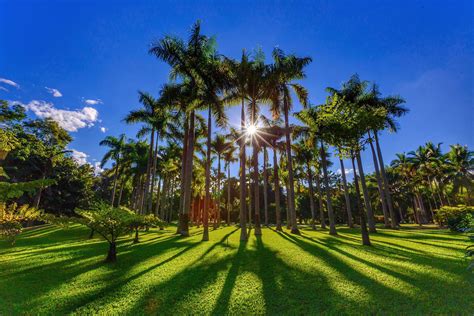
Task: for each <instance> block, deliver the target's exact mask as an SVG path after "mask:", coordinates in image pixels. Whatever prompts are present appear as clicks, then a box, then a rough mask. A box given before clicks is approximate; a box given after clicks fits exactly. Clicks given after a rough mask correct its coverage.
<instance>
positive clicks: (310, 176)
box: [306, 163, 316, 229]
mask: <svg viewBox="0 0 474 316" xmlns="http://www.w3.org/2000/svg"><path fill="white" fill-rule="evenodd" d="M306 167H307V168H308V186H309V206H310V209H311V227H312V228H313V229H316V210H315V206H314V189H313V171H312V170H311V166H310V165H309V163H306Z"/></svg>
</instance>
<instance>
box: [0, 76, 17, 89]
mask: <svg viewBox="0 0 474 316" xmlns="http://www.w3.org/2000/svg"><path fill="white" fill-rule="evenodd" d="M0 82H1V83H4V84H7V85H9V86H12V87H15V88H17V89H19V88H20V85H19V84H18V83H16V82H15V81H12V80H9V79H5V78H0Z"/></svg>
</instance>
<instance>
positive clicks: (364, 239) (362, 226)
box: [351, 154, 371, 246]
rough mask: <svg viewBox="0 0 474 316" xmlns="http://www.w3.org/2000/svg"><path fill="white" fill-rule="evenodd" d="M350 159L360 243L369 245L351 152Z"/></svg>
mask: <svg viewBox="0 0 474 316" xmlns="http://www.w3.org/2000/svg"><path fill="white" fill-rule="evenodd" d="M351 161H352V169H353V170H354V187H355V190H356V201H357V209H358V211H359V219H360V233H361V237H362V244H363V245H365V246H370V245H371V243H370V237H369V232H368V231H367V222H366V219H365V216H366V214H365V212H364V208H363V207H362V203H361V202H360V189H359V181H358V177H357V169H356V167H355V162H354V155H352V154H351Z"/></svg>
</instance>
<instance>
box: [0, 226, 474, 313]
mask: <svg viewBox="0 0 474 316" xmlns="http://www.w3.org/2000/svg"><path fill="white" fill-rule="evenodd" d="M262 230H263V236H262V237H261V238H256V237H255V236H253V235H252V237H251V238H250V240H249V241H248V242H247V243H240V242H239V233H240V232H239V231H238V230H237V228H236V227H225V228H220V229H218V230H215V231H211V233H210V239H211V241H209V242H201V241H200V239H201V234H200V233H201V230H200V229H193V230H192V231H191V237H189V238H179V237H177V236H175V235H173V232H174V231H175V228H173V227H170V228H169V229H168V230H164V231H150V232H148V233H144V234H143V235H142V237H141V243H139V244H136V245H132V244H131V240H132V237H129V236H126V237H124V238H122V239H121V240H120V244H119V247H118V262H117V263H116V264H112V265H107V264H103V263H102V260H103V259H104V257H105V254H106V251H107V243H106V242H104V241H102V240H100V239H99V238H96V239H93V240H87V236H88V231H87V230H85V229H84V228H82V227H78V226H74V227H71V228H69V229H68V230H61V229H59V228H56V227H51V226H49V227H48V226H47V227H42V228H39V229H35V230H30V231H26V232H24V233H23V234H22V235H21V236H20V237H19V239H18V241H17V244H16V246H15V247H9V246H7V245H6V243H5V242H1V243H0V314H1V315H9V314H20V313H21V314H25V313H27V314H65V313H73V314H91V313H101V314H117V313H124V314H131V315H134V314H153V313H156V314H160V315H168V314H177V315H180V314H213V315H222V314H271V315H275V314H278V315H280V314H321V313H322V314H472V311H473V307H474V303H473V302H474V282H473V281H474V277H473V274H472V273H469V272H468V271H467V270H466V266H467V261H466V260H465V259H464V258H463V250H464V248H465V247H466V246H467V244H468V242H467V238H466V236H465V235H462V234H455V233H450V232H448V231H445V230H438V229H424V230H419V229H415V228H413V227H412V228H406V229H403V230H399V231H395V230H382V229H380V230H379V233H378V234H374V235H372V236H371V239H372V242H373V246H372V247H364V246H361V245H360V242H359V239H360V235H359V231H358V230H356V229H348V228H342V227H341V228H339V229H338V233H339V236H337V237H333V236H329V235H328V233H327V232H326V231H311V230H309V229H304V230H302V235H301V236H294V235H291V234H289V233H287V232H284V233H278V232H276V231H274V230H272V229H270V228H263V229H262Z"/></svg>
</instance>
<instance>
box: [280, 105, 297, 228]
mask: <svg viewBox="0 0 474 316" xmlns="http://www.w3.org/2000/svg"><path fill="white" fill-rule="evenodd" d="M288 110H289V109H288V106H285V109H284V112H285V141H286V155H287V159H288V184H289V185H288V190H289V192H288V201H289V205H288V208H289V211H290V220H291V233H292V234H298V235H299V234H300V231H299V229H298V225H297V224H296V209H295V187H294V185H295V183H294V181H295V180H294V177H293V157H292V156H291V138H290V123H289V119H288Z"/></svg>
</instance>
